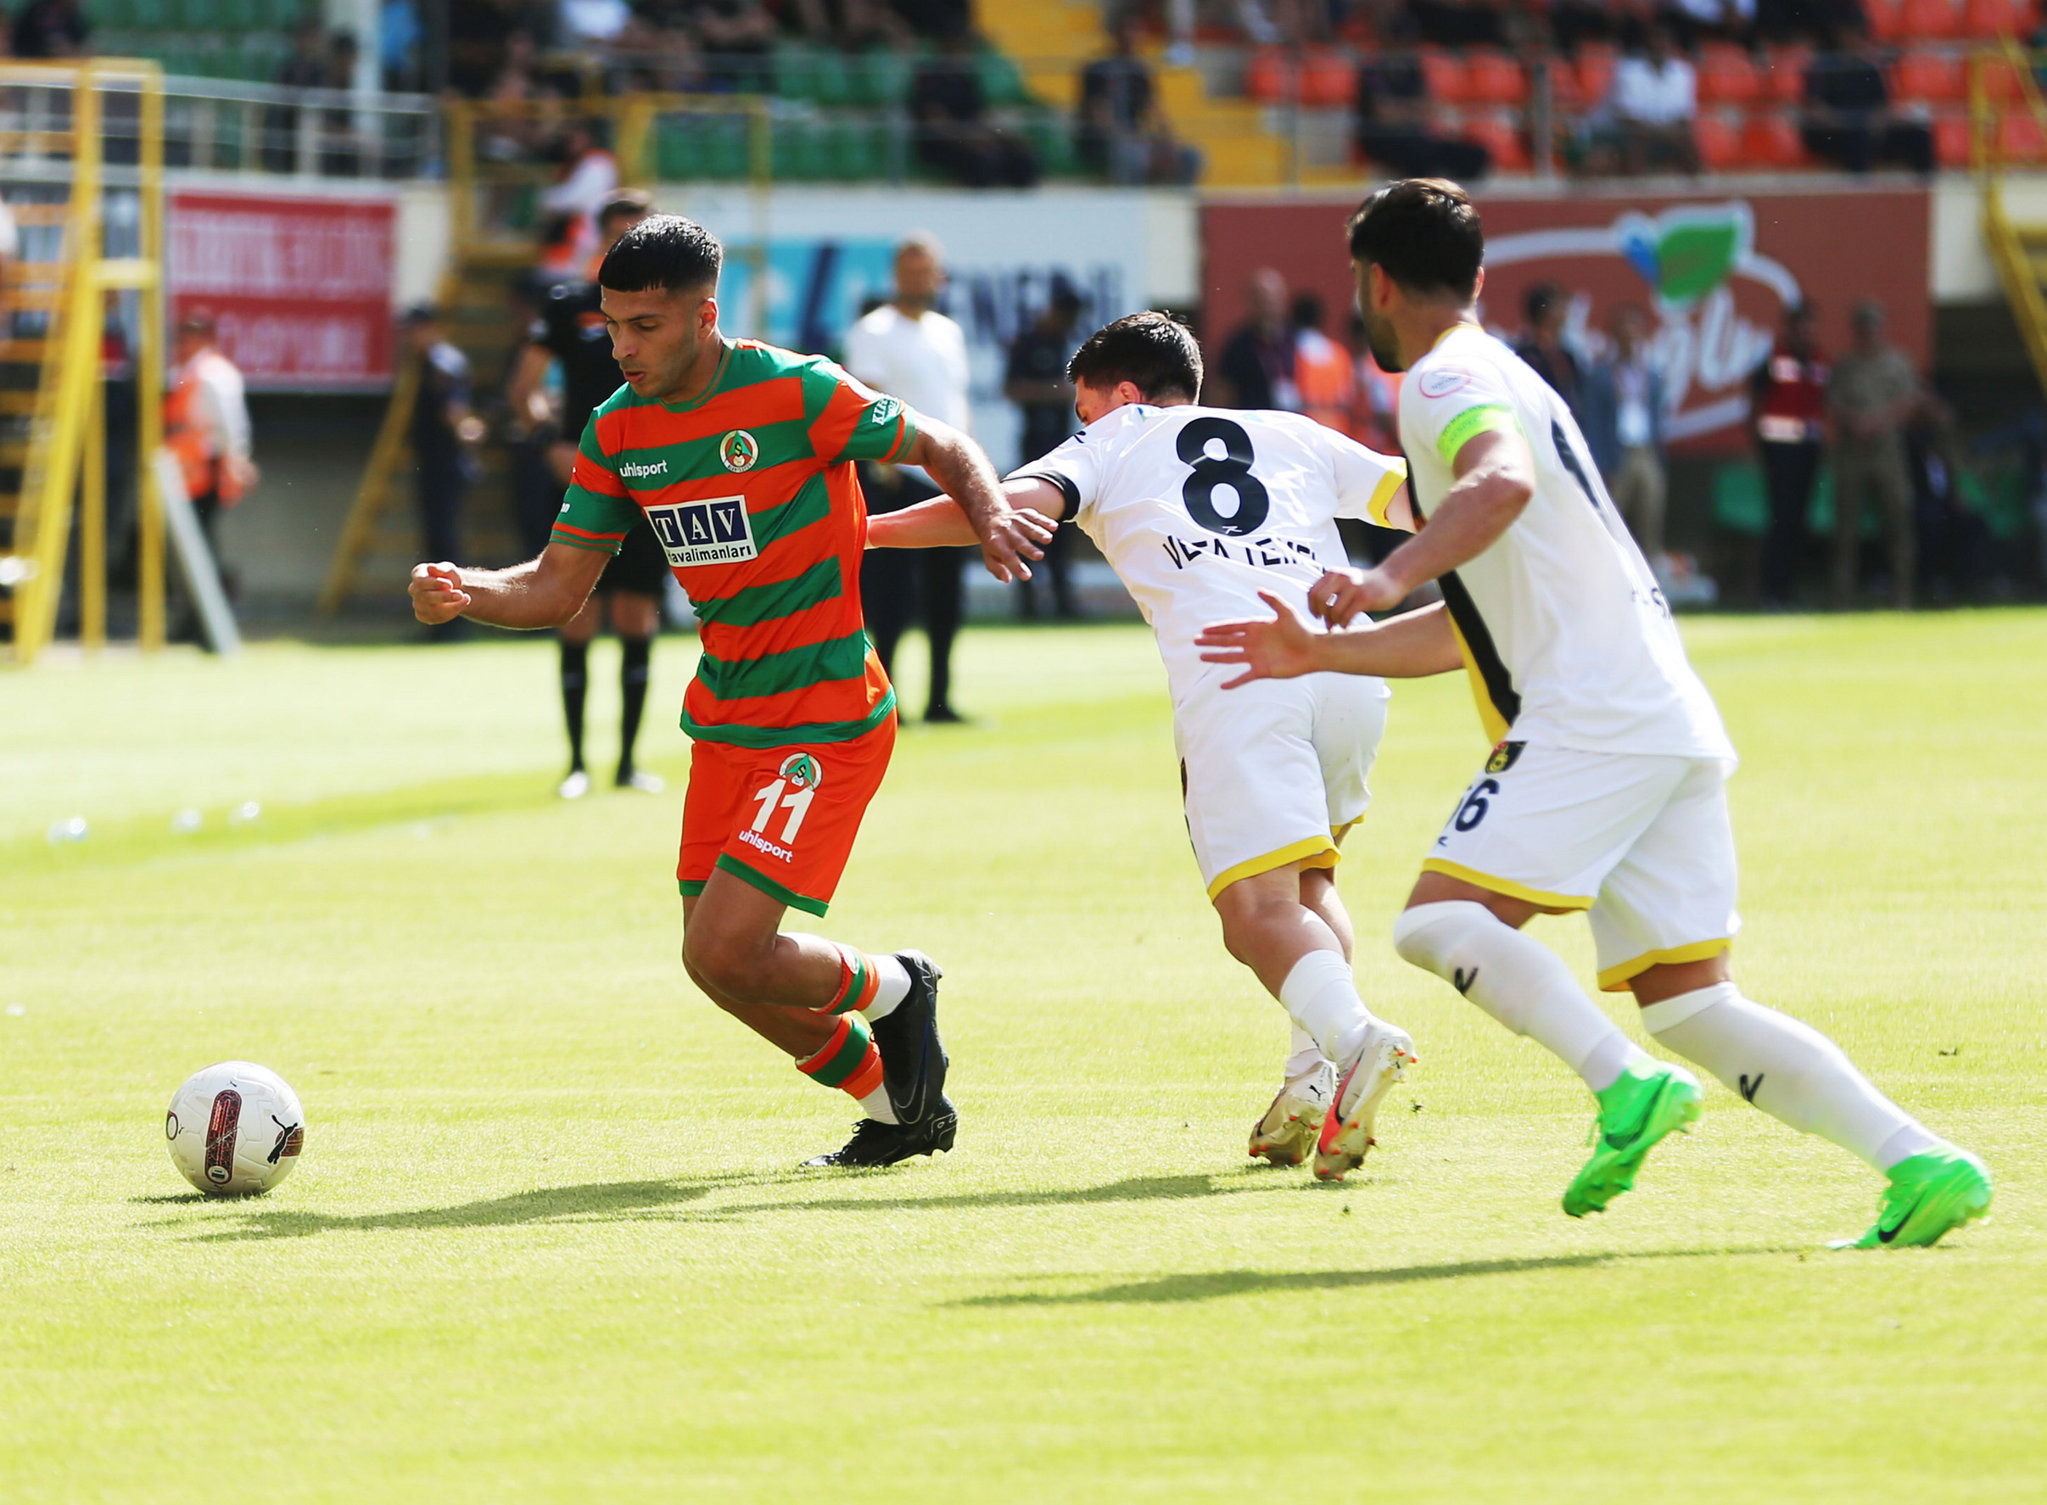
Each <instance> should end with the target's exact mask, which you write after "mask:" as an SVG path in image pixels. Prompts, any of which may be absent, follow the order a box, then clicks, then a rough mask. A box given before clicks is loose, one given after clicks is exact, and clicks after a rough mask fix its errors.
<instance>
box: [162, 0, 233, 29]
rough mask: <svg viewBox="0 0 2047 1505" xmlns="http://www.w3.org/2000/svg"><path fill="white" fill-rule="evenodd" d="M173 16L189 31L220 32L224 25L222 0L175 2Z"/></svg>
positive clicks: (177, 22)
mask: <svg viewBox="0 0 2047 1505" xmlns="http://www.w3.org/2000/svg"><path fill="white" fill-rule="evenodd" d="M171 14H172V17H173V19H174V20H175V22H176V24H178V25H181V26H183V27H184V29H185V30H187V31H218V30H220V28H221V25H222V21H221V5H220V0H173V3H172V10H171Z"/></svg>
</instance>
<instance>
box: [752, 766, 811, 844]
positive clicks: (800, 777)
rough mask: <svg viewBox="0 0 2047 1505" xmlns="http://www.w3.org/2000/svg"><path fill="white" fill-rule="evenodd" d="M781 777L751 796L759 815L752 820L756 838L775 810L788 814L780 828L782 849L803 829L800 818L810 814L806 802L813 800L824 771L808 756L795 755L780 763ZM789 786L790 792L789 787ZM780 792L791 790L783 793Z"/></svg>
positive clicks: (765, 829)
mask: <svg viewBox="0 0 2047 1505" xmlns="http://www.w3.org/2000/svg"><path fill="white" fill-rule="evenodd" d="M781 773H782V776H781V777H780V778H779V779H776V780H775V782H774V783H772V784H770V785H768V786H767V788H765V789H763V790H761V791H759V792H758V793H757V794H755V795H754V796H753V798H754V799H755V801H756V802H758V803H759V805H760V807H761V808H760V813H759V814H758V815H756V816H754V818H753V829H754V833H755V834H756V835H761V834H764V833H765V832H766V831H767V829H768V822H769V821H770V820H772V819H774V815H775V811H776V810H777V809H782V810H787V811H788V812H789V821H788V824H786V825H785V826H783V827H782V835H781V838H780V840H781V842H782V844H783V845H784V846H787V845H789V844H790V843H791V842H793V841H795V840H796V833H797V832H798V831H800V830H802V829H803V817H804V816H805V815H807V814H808V813H809V812H810V802H811V801H812V800H814V799H816V798H817V787H818V785H819V784H821V783H823V782H824V770H823V769H821V768H819V767H818V765H817V759H815V758H813V757H811V756H810V754H808V753H795V754H792V755H791V756H790V757H788V758H787V759H785V760H784V761H783V763H782V769H781ZM791 786H794V787H793V790H792V788H791ZM784 791H791V792H789V793H787V794H785V793H784Z"/></svg>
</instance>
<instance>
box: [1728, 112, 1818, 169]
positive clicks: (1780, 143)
mask: <svg viewBox="0 0 2047 1505" xmlns="http://www.w3.org/2000/svg"><path fill="white" fill-rule="evenodd" d="M1741 160H1742V161H1743V162H1744V163H1745V164H1747V165H1748V166H1750V167H1779V168H1782V167H1803V166H1804V165H1805V142H1804V141H1802V140H1800V139H1799V135H1798V124H1797V122H1796V121H1795V120H1793V119H1792V117H1791V116H1789V115H1786V114H1783V113H1781V112H1779V111H1777V110H1763V111H1759V112H1757V113H1756V114H1753V115H1751V116H1749V117H1748V122H1747V124H1745V125H1744V126H1743V127H1742V131H1741Z"/></svg>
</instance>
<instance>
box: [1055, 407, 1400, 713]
mask: <svg viewBox="0 0 2047 1505" xmlns="http://www.w3.org/2000/svg"><path fill="white" fill-rule="evenodd" d="M1017 475H1018V476H1021V477H1030V478H1034V479H1037V480H1042V481H1048V482H1050V483H1051V484H1052V485H1054V486H1057V487H1058V488H1059V490H1060V491H1061V492H1063V493H1064V494H1065V497H1066V515H1067V517H1068V518H1069V519H1071V520H1072V521H1074V522H1075V523H1077V524H1078V525H1079V527H1080V529H1081V531H1083V532H1084V533H1086V534H1087V536H1088V537H1089V538H1091V539H1093V540H1094V542H1095V545H1096V547H1098V548H1099V549H1101V551H1102V555H1103V557H1104V558H1106V559H1107V560H1108V561H1109V564H1110V566H1111V567H1112V568H1113V569H1114V570H1115V571H1116V574H1117V576H1118V577H1119V578H1120V579H1121V580H1122V581H1123V584H1124V586H1125V588H1127V589H1128V590H1129V592H1130V594H1131V595H1132V597H1134V598H1135V599H1136V601H1137V605H1138V608H1139V609H1140V610H1141V611H1143V613H1144V617H1145V620H1146V621H1147V622H1149V623H1150V624H1151V627H1152V631H1153V632H1154V633H1155V634H1156V635H1157V637H1158V643H1159V656H1160V657H1161V658H1163V659H1164V660H1165V665H1166V674H1167V677H1168V679H1169V680H1170V681H1171V683H1172V688H1173V698H1174V700H1175V701H1176V702H1178V701H1180V700H1181V699H1183V698H1184V697H1185V696H1186V695H1187V694H1188V692H1189V691H1190V689H1191V688H1192V687H1193V686H1194V685H1195V684H1196V683H1198V682H1199V681H1201V680H1203V679H1206V678H1212V677H1214V676H1215V674H1216V673H1217V668H1216V666H1215V665H1212V664H1204V663H1203V662H1202V661H1201V655H1200V652H1199V650H1197V649H1196V648H1195V646H1194V639H1195V636H1196V635H1197V634H1198V633H1199V632H1200V631H1201V629H1202V628H1203V627H1205V626H1207V625H1208V624H1209V623H1211V622H1219V621H1224V620H1228V619H1231V618H1238V617H1245V616H1260V615H1264V614H1265V610H1266V609H1265V605H1264V603H1263V602H1261V601H1260V600H1259V599H1258V592H1259V591H1261V590H1266V591H1271V592H1273V593H1274V594H1275V595H1278V596H1281V597H1282V598H1284V599H1287V600H1289V601H1291V602H1292V603H1293V604H1294V605H1295V606H1297V607H1300V608H1302V609H1303V610H1305V609H1306V606H1307V593H1308V587H1309V586H1310V585H1312V584H1313V583H1314V582H1315V580H1316V579H1317V578H1318V577H1319V576H1320V575H1321V574H1322V573H1323V572H1324V571H1325V570H1329V569H1336V568H1340V567H1342V566H1344V565H1347V564H1349V563H1350V560H1349V559H1348V558H1347V557H1346V555H1345V553H1344V548H1343V541H1342V540H1341V539H1340V538H1339V537H1338V536H1337V531H1336V519H1337V518H1339V517H1351V518H1360V519H1367V520H1369V521H1372V522H1375V523H1378V524H1380V525H1381V526H1382V527H1383V526H1385V525H1386V522H1387V518H1386V509H1387V507H1388V506H1389V505H1391V503H1392V501H1393V498H1394V496H1395V495H1396V494H1397V493H1398V492H1399V490H1400V485H1401V482H1402V481H1404V480H1406V479H1407V466H1406V465H1405V464H1404V463H1402V462H1401V461H1400V460H1398V459H1395V458H1392V457H1389V456H1386V455H1381V454H1376V453H1374V452H1373V451H1371V450H1369V449H1366V448H1365V447H1364V446H1363V445H1361V444H1359V443H1357V442H1356V441H1354V440H1352V439H1349V438H1347V437H1345V436H1344V435H1342V434H1339V433H1337V432H1336V431H1335V430H1334V429H1330V428H1325V427H1323V426H1322V425H1321V424H1319V423H1317V422H1315V421H1314V420H1313V419H1312V418H1305V417H1302V416H1301V415H1300V414H1298V413H1276V412H1261V411H1239V410H1236V409H1226V408H1204V407H1195V406H1191V405H1188V406H1173V407H1152V406H1151V405H1149V404H1146V403H1132V404H1129V405H1128V406H1125V407H1120V408H1118V409H1116V410H1115V411H1114V412H1112V413H1109V414H1107V415H1105V416H1104V417H1102V418H1099V419H1097V420H1096V421H1095V422H1094V423H1092V424H1090V425H1089V426H1088V427H1087V428H1086V429H1085V430H1083V431H1082V432H1080V433H1078V434H1075V435H1074V436H1073V437H1072V438H1071V439H1068V440H1067V441H1066V442H1065V443H1064V444H1062V445H1060V446H1059V447H1058V448H1057V449H1055V450H1053V451H1052V452H1051V453H1050V454H1048V455H1046V456H1044V457H1043V458H1042V459H1038V460H1034V461H1032V462H1031V463H1030V464H1029V465H1026V466H1025V467H1024V468H1023V469H1022V470H1020V471H1018V472H1017Z"/></svg>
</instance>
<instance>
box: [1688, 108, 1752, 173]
mask: <svg viewBox="0 0 2047 1505" xmlns="http://www.w3.org/2000/svg"><path fill="white" fill-rule="evenodd" d="M1692 139H1693V140H1694V141H1696V142H1697V143H1698V145H1699V160H1700V161H1701V162H1702V163H1704V164H1705V165H1706V167H1707V169H1708V170H1710V171H1712V172H1726V171H1727V170H1728V169H1729V168H1733V167H1739V166H1740V165H1741V131H1740V129H1739V128H1738V127H1737V126H1736V124H1735V122H1734V120H1733V119H1731V118H1730V117H1729V116H1728V114H1727V112H1726V111H1724V110H1702V111H1700V112H1699V118H1698V119H1697V120H1695V121H1694V122H1692Z"/></svg>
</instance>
